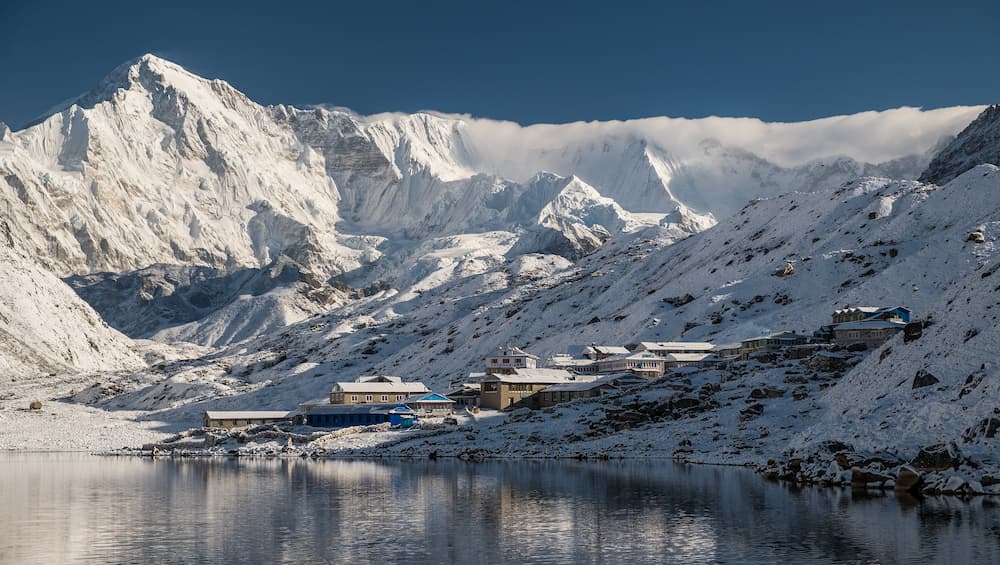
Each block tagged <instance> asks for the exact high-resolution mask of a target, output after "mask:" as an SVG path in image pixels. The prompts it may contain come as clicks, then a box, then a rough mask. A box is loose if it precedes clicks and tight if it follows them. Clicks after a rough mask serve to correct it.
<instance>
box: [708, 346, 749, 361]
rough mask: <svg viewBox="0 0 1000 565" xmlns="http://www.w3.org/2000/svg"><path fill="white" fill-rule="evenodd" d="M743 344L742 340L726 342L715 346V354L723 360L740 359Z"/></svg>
mask: <svg viewBox="0 0 1000 565" xmlns="http://www.w3.org/2000/svg"><path fill="white" fill-rule="evenodd" d="M742 347H743V344H742V343H740V342H738V341H737V342H735V343H724V344H721V345H716V346H715V354H716V355H718V356H719V358H721V359H723V360H732V359H738V358H739V356H740V349H741V348H742Z"/></svg>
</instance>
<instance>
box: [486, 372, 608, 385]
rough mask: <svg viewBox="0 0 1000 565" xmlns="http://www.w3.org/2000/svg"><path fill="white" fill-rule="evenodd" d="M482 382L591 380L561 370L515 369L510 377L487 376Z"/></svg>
mask: <svg viewBox="0 0 1000 565" xmlns="http://www.w3.org/2000/svg"><path fill="white" fill-rule="evenodd" d="M483 380H484V381H490V382H501V383H535V384H546V383H551V384H556V383H563V382H567V381H573V380H577V381H582V380H593V379H592V378H588V377H581V376H576V377H575V379H574V375H573V374H572V373H570V372H569V371H565V370H563V369H515V370H514V374H512V375H487V376H486V377H485V378H484V379H483Z"/></svg>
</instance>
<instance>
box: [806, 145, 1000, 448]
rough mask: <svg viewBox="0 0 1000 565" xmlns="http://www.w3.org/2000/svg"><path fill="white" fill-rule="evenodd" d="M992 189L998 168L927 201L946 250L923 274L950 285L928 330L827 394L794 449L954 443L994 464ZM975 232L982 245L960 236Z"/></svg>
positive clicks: (999, 308) (996, 226) (977, 172)
mask: <svg viewBox="0 0 1000 565" xmlns="http://www.w3.org/2000/svg"><path fill="white" fill-rule="evenodd" d="M998 189H1000V169H998V168H997V167H995V166H993V165H980V166H978V167H976V168H974V169H971V170H969V171H967V172H965V173H964V174H962V175H960V176H959V177H957V178H956V179H955V180H953V181H952V182H950V183H948V184H947V185H945V186H944V187H943V188H941V189H939V190H937V191H934V193H933V194H932V195H931V196H930V197H929V199H928V202H927V204H926V205H925V206H924V207H923V208H925V210H924V214H923V215H924V216H925V217H926V218H927V220H929V221H933V222H935V224H934V225H935V227H936V226H941V227H940V228H939V229H938V230H934V231H935V232H936V233H937V236H936V237H937V238H939V239H940V242H939V243H940V244H941V247H944V248H945V250H943V252H942V253H941V254H940V255H939V256H938V257H937V259H938V260H937V261H934V260H932V259H931V258H929V257H928V260H927V261H925V262H924V264H923V266H924V269H925V271H926V272H928V273H932V274H933V273H936V272H941V273H942V274H943V275H944V276H947V277H948V279H949V280H948V284H946V285H942V289H941V290H942V292H941V293H940V298H939V299H938V300H936V301H934V303H933V304H931V305H930V306H929V307H928V311H927V312H926V313H922V315H921V317H922V318H926V319H928V320H930V322H931V325H930V326H929V327H928V328H926V329H925V330H924V331H923V335H922V336H921V337H920V338H919V339H917V340H914V341H909V342H907V341H904V340H903V338H902V336H897V338H895V339H893V340H892V341H890V342H889V343H887V344H886V345H884V346H883V347H882V348H881V349H880V350H879V351H876V352H874V353H873V354H872V355H870V356H868V358H867V359H865V361H863V362H862V363H861V364H860V365H858V367H857V368H856V369H855V370H853V371H852V372H850V373H849V374H848V375H847V376H846V377H845V378H844V379H843V380H842V381H841V382H839V383H838V384H837V385H836V386H834V387H832V388H831V389H830V390H829V392H828V393H827V394H826V396H825V397H824V401H825V408H826V410H825V414H824V415H823V417H822V418H821V419H820V421H819V422H817V423H816V424H815V425H814V426H812V427H810V428H809V429H807V430H805V431H803V432H802V433H801V434H799V436H798V437H797V438H796V440H795V441H794V442H793V444H792V445H793V447H796V448H798V449H801V450H809V449H815V448H816V446H817V445H819V444H821V443H822V442H824V441H837V442H842V443H845V444H846V445H850V446H852V447H853V448H855V449H858V450H867V451H873V452H874V451H887V452H890V453H897V452H899V453H904V454H905V453H907V452H909V453H915V452H916V450H917V449H919V448H921V447H926V446H930V445H935V444H948V443H956V444H958V445H959V446H960V450H961V451H962V452H964V453H966V454H970V453H971V454H974V455H976V456H977V457H978V458H979V459H980V460H981V459H982V458H983V457H985V456H989V457H988V458H989V459H990V460H993V462H994V463H1000V460H996V459H995V457H994V456H995V454H996V444H995V440H993V438H994V437H995V434H996V432H997V430H998V429H1000V414H998V412H997V410H998V407H1000V366H998V364H997V356H996V348H997V344H1000V329H998V328H1000V326H998V324H997V315H998V313H1000V296H998V294H997V293H998V292H1000V280H998V279H997V277H998V275H997V274H996V273H997V271H998V270H1000V263H998V260H1000V209H998V204H997V203H998V200H1000V195H998ZM978 226H982V227H983V228H984V231H983V233H984V234H985V242H983V243H977V242H975V241H966V238H964V237H962V231H963V230H965V231H972V230H974V229H976V228H977V227H978ZM928 227H930V226H928ZM970 227H971V229H970ZM940 230H945V231H940ZM923 280H925V279H924V277H923V276H921V277H920V278H919V279H917V282H918V283H919V284H924V283H923V282H922V281H923Z"/></svg>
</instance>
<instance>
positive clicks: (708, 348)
mask: <svg viewBox="0 0 1000 565" xmlns="http://www.w3.org/2000/svg"><path fill="white" fill-rule="evenodd" d="M714 349H715V346H714V345H712V344H711V343H708V342H704V341H644V342H642V343H640V344H639V346H638V347H636V348H635V350H636V351H637V352H638V351H648V352H649V353H654V354H656V355H660V356H663V355H667V354H670V353H711V352H712V351H713V350H714Z"/></svg>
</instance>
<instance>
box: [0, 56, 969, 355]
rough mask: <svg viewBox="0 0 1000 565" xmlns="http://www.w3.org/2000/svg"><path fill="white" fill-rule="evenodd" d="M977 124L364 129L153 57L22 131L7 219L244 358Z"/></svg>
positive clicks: (423, 124)
mask: <svg viewBox="0 0 1000 565" xmlns="http://www.w3.org/2000/svg"><path fill="white" fill-rule="evenodd" d="M979 110H980V108H974V107H961V108H948V109H941V110H933V111H921V110H917V109H912V108H902V109H898V110H890V111H886V112H868V113H863V114H857V115H854V116H842V117H836V118H827V119H823V120H816V121H813V122H804V123H797V124H767V123H763V122H760V121H759V120H753V119H736V118H705V119H702V120H685V119H670V118H650V119H643V120H631V121H626V122H591V123H575V124H563V125H534V126H519V125H517V124H512V123H509V122H498V121H493V120H487V119H477V118H471V117H468V116H456V115H441V114H434V113H428V112H422V113H417V114H412V115H402V114H383V115H376V116H358V115H355V114H353V113H351V112H349V111H346V110H338V109H325V108H312V109H298V108H293V107H289V106H282V105H278V106H272V107H265V106H261V105H259V104H256V103H255V102H253V101H252V100H250V99H249V98H247V97H246V96H245V95H243V94H242V93H240V92H239V91H238V90H236V89H234V88H233V87H232V86H230V85H228V84H227V83H225V82H223V81H220V80H207V79H204V78H201V77H198V76H195V75H193V74H191V73H189V72H187V71H186V70H184V69H183V68H181V67H179V66H177V65H175V64H173V63H170V62H168V61H165V60H162V59H159V58H157V57H154V56H151V55H146V56H143V57H140V58H139V59H137V60H134V61H131V62H128V63H126V64H124V65H122V66H120V67H119V68H117V69H115V70H114V71H112V72H111V73H110V74H109V75H108V76H107V77H106V78H105V79H104V80H103V81H101V82H100V83H99V84H98V86H97V87H96V88H94V89H93V90H92V91H91V92H89V93H87V94H85V95H84V96H82V97H80V98H79V99H77V100H75V101H74V102H73V103H71V104H70V105H68V106H67V107H66V108H64V109H62V110H61V111H59V112H57V113H55V114H53V115H51V116H49V117H46V118H43V119H41V120H39V121H38V122H36V123H34V124H32V125H30V126H28V127H26V128H24V129H22V130H20V131H16V132H10V131H9V130H6V128H5V129H4V130H3V132H2V135H0V176H2V177H3V183H0V187H4V190H0V209H2V210H3V214H4V219H5V220H6V221H7V223H8V225H9V227H10V230H9V231H10V238H11V240H12V241H13V242H14V244H15V246H16V248H17V249H18V250H19V251H20V252H22V253H24V254H26V255H30V256H31V257H33V258H34V259H35V260H36V261H37V262H38V263H39V264H41V265H42V266H44V267H46V268H48V269H50V270H51V271H52V272H54V273H55V274H57V275H58V276H60V277H64V278H66V279H67V280H68V281H69V282H70V283H71V284H72V285H73V286H74V288H76V289H77V290H78V291H79V294H80V295H81V296H83V297H84V298H85V299H87V300H88V301H90V303H91V304H92V305H93V306H94V307H96V308H98V309H99V311H100V312H101V313H102V315H104V316H105V318H106V319H107V320H108V321H109V322H110V323H112V325H113V326H114V327H116V328H119V329H121V330H123V331H125V332H127V333H128V334H129V335H130V336H132V337H155V338H157V339H162V340H177V339H184V340H193V341H196V342H198V343H202V344H209V345H225V344H228V343H233V342H235V341H239V340H242V339H245V338H248V337H252V336H253V335H256V334H258V333H261V332H267V331H272V330H275V329H277V328H280V327H282V326H284V325H285V324H288V323H294V322H296V321H299V320H302V319H305V318H306V317H308V316H311V315H314V314H318V313H322V312H326V311H328V310H330V309H331V308H338V307H353V306H352V302H353V301H355V300H356V299H357V298H358V297H359V296H361V295H363V294H368V295H371V293H372V292H373V291H378V290H384V289H390V288H391V289H397V290H394V291H392V292H396V293H397V295H398V296H403V297H405V296H408V295H409V293H411V292H414V290H415V289H419V290H420V292H427V291H428V290H430V289H431V288H435V287H437V286H449V287H450V285H458V286H461V285H469V284H476V283H475V282H473V281H475V280H476V277H486V278H489V277H491V276H493V275H491V274H490V273H493V274H497V273H503V272H504V271H511V270H517V269H518V266H517V265H520V264H521V263H524V262H525V261H527V262H529V263H532V262H533V261H532V260H521V258H522V257H525V256H526V254H536V253H540V254H543V255H551V254H556V255H559V256H562V257H563V258H566V259H569V260H571V261H578V260H580V259H581V258H584V257H587V256H588V255H590V254H593V253H595V252H596V251H598V250H600V249H602V248H603V246H605V245H606V242H608V241H617V240H621V239H622V238H624V239H626V240H627V239H629V238H630V237H633V236H630V235H629V234H636V233H639V232H642V231H643V230H645V229H647V228H646V226H657V225H659V224H661V223H662V226H663V227H660V228H655V229H654V231H656V232H657V233H659V234H660V235H659V236H657V237H660V238H661V239H662V241H663V242H673V241H677V240H679V239H682V238H683V237H685V236H687V235H690V234H692V233H696V232H698V231H700V230H703V229H705V228H707V227H709V226H711V225H712V224H714V222H715V219H716V218H725V217H727V216H729V215H730V214H732V213H733V212H735V211H736V210H738V209H739V207H740V206H742V204H743V203H744V202H745V201H746V200H748V199H750V198H754V197H761V196H771V195H775V194H780V193H784V192H788V191H790V190H804V191H811V190H823V189H828V188H832V187H835V186H839V185H840V184H842V183H843V182H845V181H846V180H848V179H851V178H855V177H857V176H859V175H866V174H880V175H885V176H892V177H904V178H913V177H916V176H917V174H918V173H919V171H920V170H921V168H922V167H923V166H924V164H925V163H926V162H927V161H928V160H929V159H930V156H931V155H930V152H931V151H932V150H933V149H934V148H936V147H939V146H940V145H941V144H942V143H944V142H946V141H947V140H949V139H950V137H951V136H952V135H953V134H954V133H955V132H956V131H958V130H959V129H960V128H961V127H962V126H964V125H965V124H966V123H968V122H969V121H970V120H971V119H972V118H973V116H974V115H975V114H976V113H977V112H978V111H979ZM595 260H596V259H595ZM543 263H552V264H556V263H559V262H558V261H548V260H546V261H543ZM344 283H346V285H345V284H344ZM485 284H487V287H488V285H489V283H485ZM349 287H354V288H355V289H367V290H352V289H351V288H349ZM479 290H480V291H484V290H485V289H479ZM364 304H367V302H366V303H363V304H358V305H357V307H358V308H363V307H365V306H364ZM342 305H344V306H342Z"/></svg>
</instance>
